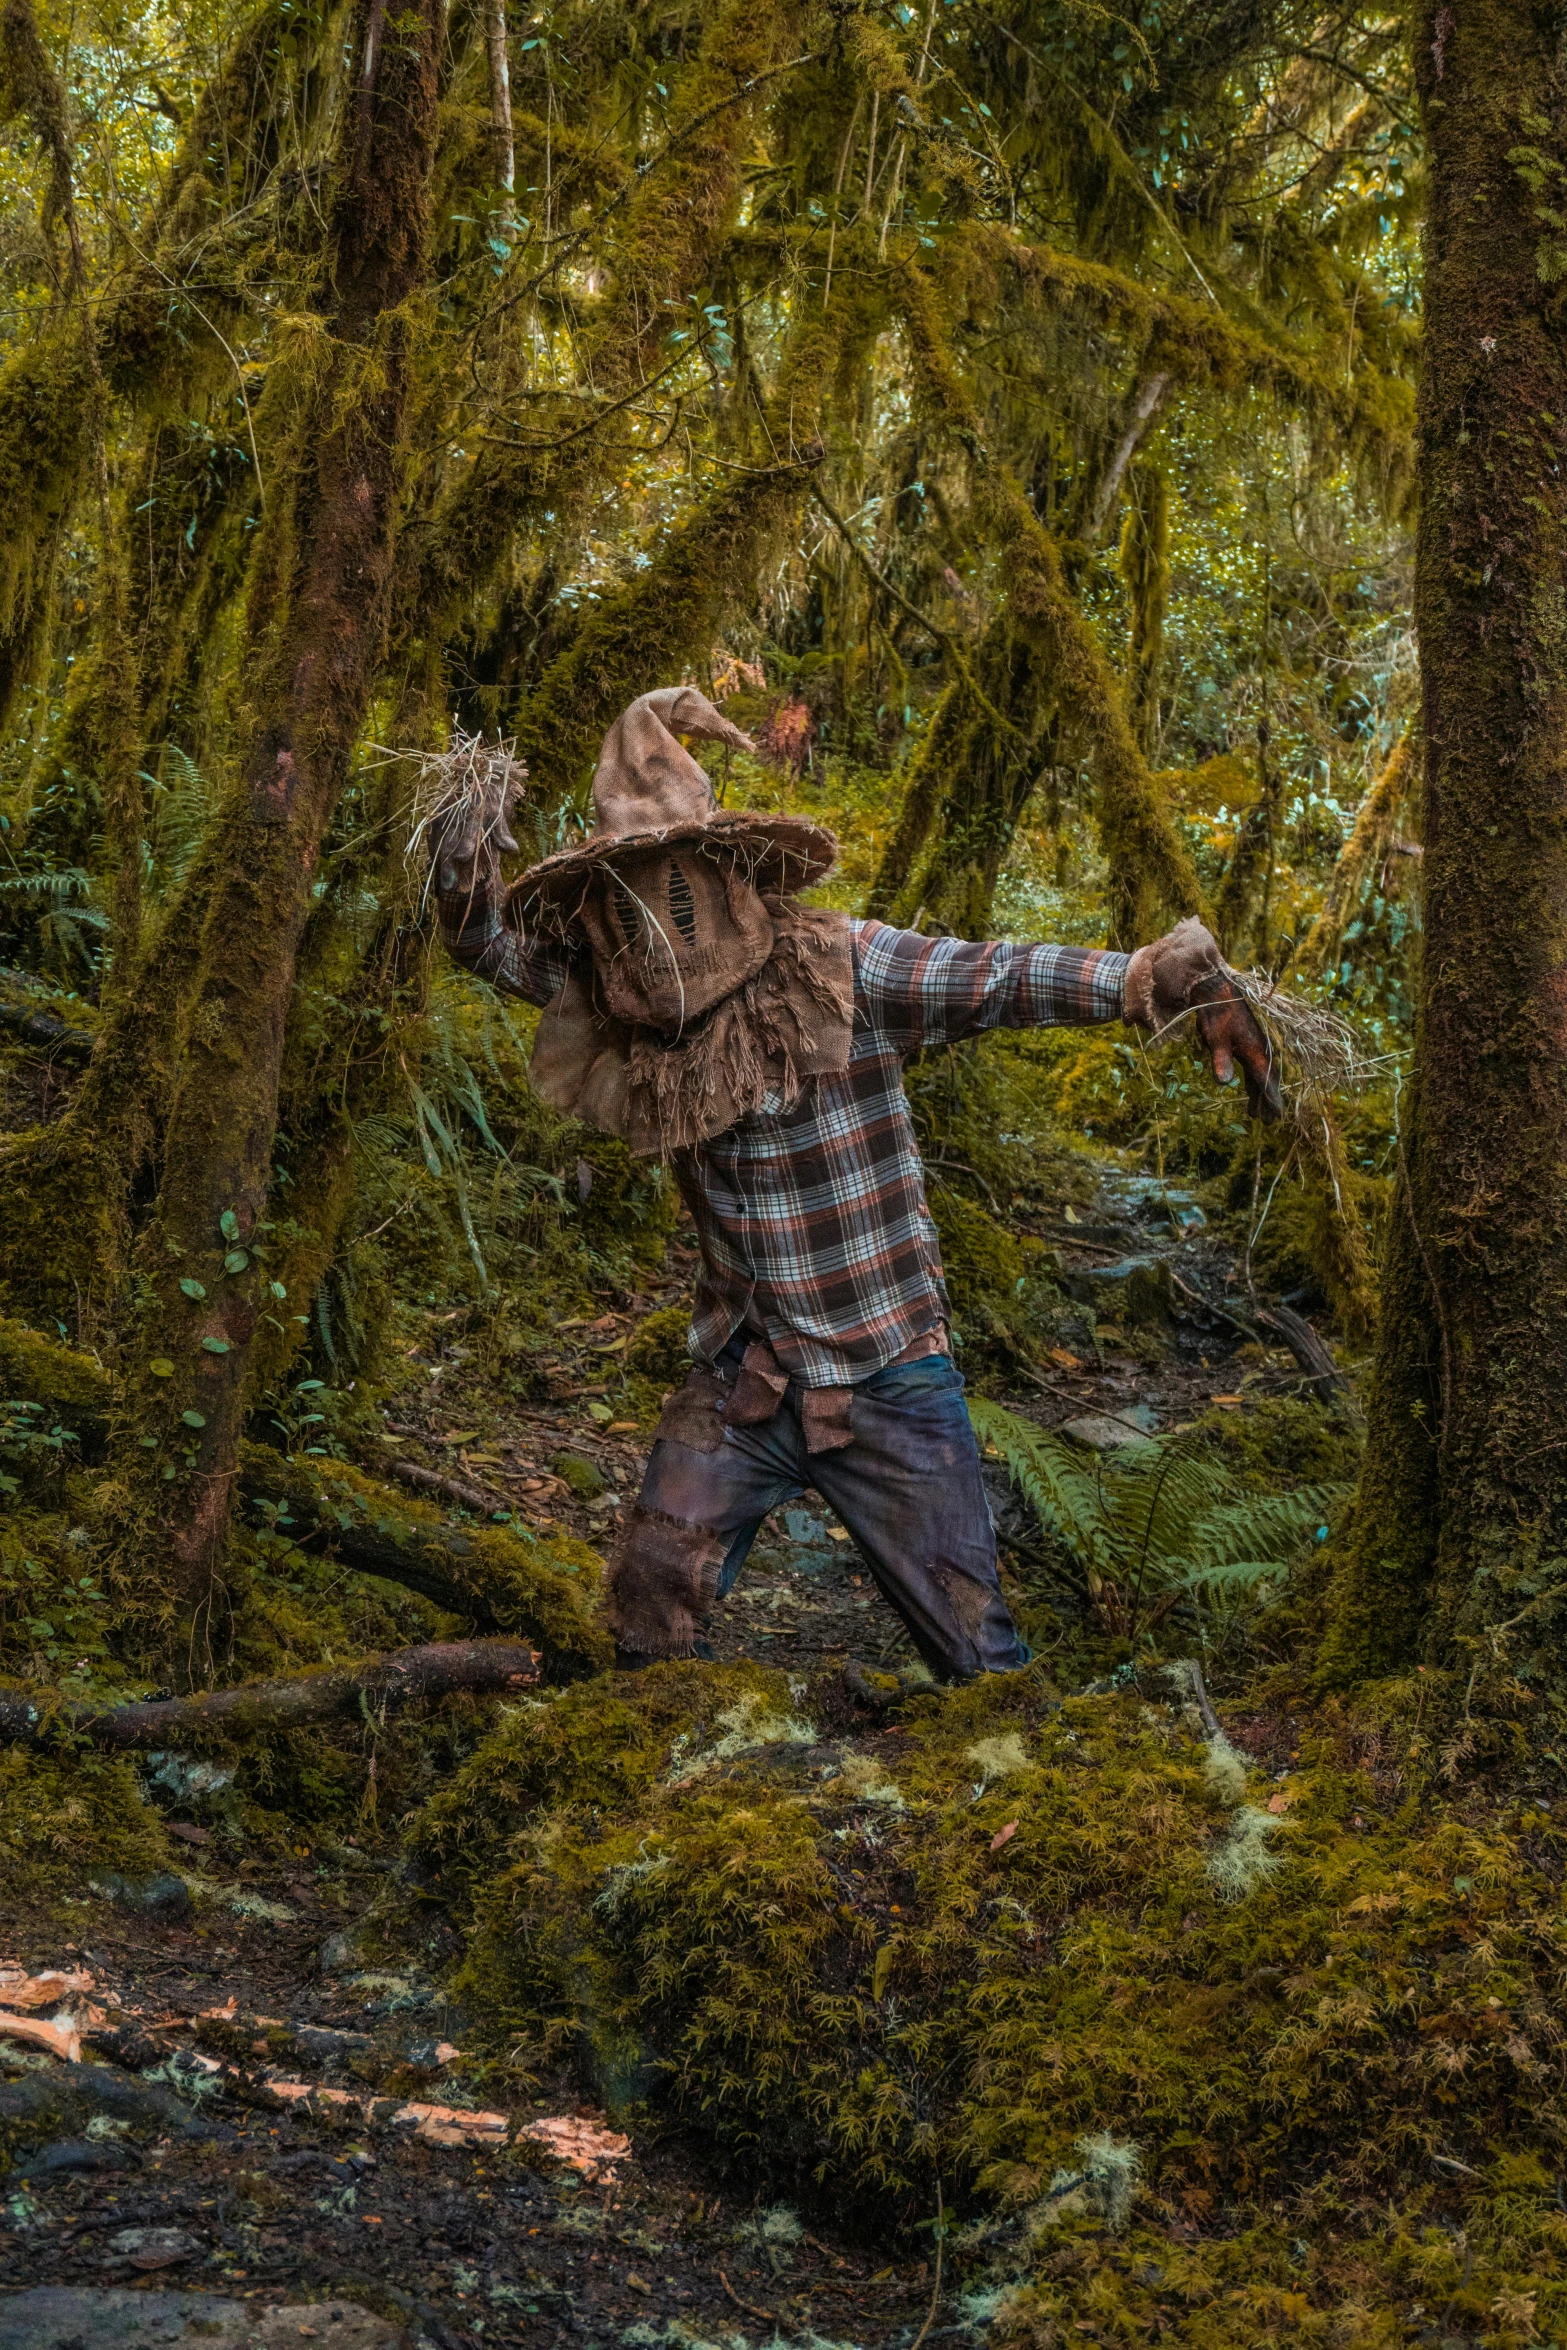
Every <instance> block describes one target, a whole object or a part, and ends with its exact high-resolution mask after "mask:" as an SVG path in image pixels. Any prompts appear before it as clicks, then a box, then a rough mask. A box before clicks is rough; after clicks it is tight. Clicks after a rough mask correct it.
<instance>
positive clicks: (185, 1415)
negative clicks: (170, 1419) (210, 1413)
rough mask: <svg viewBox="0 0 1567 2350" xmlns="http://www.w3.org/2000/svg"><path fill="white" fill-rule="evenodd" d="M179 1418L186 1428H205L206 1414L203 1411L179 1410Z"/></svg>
mask: <svg viewBox="0 0 1567 2350" xmlns="http://www.w3.org/2000/svg"><path fill="white" fill-rule="evenodd" d="M180 1418H181V1419H182V1420H183V1421H184V1423H185V1425H186V1427H187V1428H205V1426H206V1425H207V1421H206V1415H205V1413H203V1412H181V1414H180Z"/></svg>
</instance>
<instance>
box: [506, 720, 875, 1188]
mask: <svg viewBox="0 0 1567 2350" xmlns="http://www.w3.org/2000/svg"><path fill="white" fill-rule="evenodd" d="M676 729H678V730H679V732H684V733H690V734H693V735H695V736H697V737H698V738H700V739H701V740H704V741H709V742H715V741H716V742H726V743H729V744H732V745H733V746H734V747H736V748H738V749H750V748H752V747H753V746H752V745H751V744H750V743H749V741H748V739H747V737H746V736H745V735H743V734H741V733H740V731H739V729H738V728H737V727H734V726H731V724H730V723H729V721H728V720H727V719H726V718H725V717H724V716H723V715H722V713H721V712H720V711H717V710H715V709H714V708H713V706H712V704H711V703H710V702H709V701H708V700H707V699H706V697H705V696H704V695H702V694H699V693H698V692H697V691H696V690H695V688H694V687H691V686H676V687H664V688H661V689H660V690H659V691H657V692H655V693H650V694H643V695H641V696H640V697H639V698H638V700H636V701H635V702H633V703H632V704H631V706H630V708H629V709H628V710H625V711H623V712H622V714H621V716H620V717H619V718H618V719H617V720H616V721H615V724H614V725H613V726H612V727H611V728H610V730H609V733H608V734H607V735H606V736H605V738H604V747H603V749H602V751H601V752H600V754H599V763H598V769H597V772H596V773H595V776H594V779H593V805H594V812H595V817H596V822H595V825H594V828H593V831H592V833H591V834H590V835H589V837H588V838H587V840H586V841H584V842H583V843H582V844H581V845H580V846H579V847H577V848H575V849H569V850H562V851H560V852H559V853H557V854H556V855H555V856H553V857H547V858H546V859H545V860H544V862H543V863H542V864H541V865H536V866H535V867H534V868H533V870H532V871H531V873H526V874H524V875H523V877H522V879H521V880H520V881H519V882H518V883H517V884H516V885H515V887H514V889H513V891H512V893H511V898H510V901H509V906H508V915H509V919H511V920H512V921H514V922H516V923H517V925H518V927H519V928H525V927H527V928H535V929H542V930H544V931H546V932H547V933H548V932H552V933H553V934H554V935H555V936H556V937H558V938H560V939H561V940H562V942H563V943H565V944H567V945H569V946H570V947H572V948H574V949H575V950H576V951H575V954H574V956H573V963H572V970H571V974H570V976H569V978H568V979H567V981H566V983H565V985H564V987H563V988H562V989H561V992H560V994H559V995H558V996H557V997H556V998H555V1000H554V1002H553V1003H552V1004H551V1005H550V1006H549V1007H548V1009H547V1010H546V1012H545V1014H544V1017H543V1019H542V1020H541V1021H540V1022H539V1028H538V1035H537V1037H536V1039H535V1042H534V1048H533V1059H532V1062H531V1064H530V1067H531V1074H532V1078H533V1083H534V1087H535V1089H536V1090H537V1092H538V1093H539V1094H541V1095H542V1097H543V1098H544V1100H545V1101H547V1102H551V1103H553V1104H554V1106H555V1107H556V1108H557V1109H560V1110H565V1111H567V1112H569V1113H570V1114H571V1115H572V1116H574V1117H578V1118H585V1119H587V1120H588V1121H589V1123H590V1124H592V1125H595V1126H600V1127H602V1128H604V1129H605V1130H606V1131H607V1132H609V1133H611V1134H618V1135H620V1136H622V1137H623V1139H624V1140H625V1141H626V1143H627V1144H628V1145H629V1146H630V1148H631V1149H632V1150H633V1151H637V1152H648V1153H651V1152H655V1151H656V1152H659V1153H661V1154H664V1155H669V1154H672V1153H674V1152H677V1151H681V1150H688V1149H691V1148H692V1147H693V1146H695V1145H697V1144H699V1143H702V1142H704V1141H708V1140H711V1138H712V1137H713V1136H715V1135H718V1134H722V1133H725V1132H726V1131H727V1130H728V1128H729V1127H731V1126H732V1125H734V1123H735V1122H736V1120H737V1119H740V1118H743V1117H745V1116H746V1115H747V1114H748V1113H749V1112H751V1111H753V1110H758V1109H763V1108H766V1109H769V1110H773V1111H779V1110H786V1109H788V1108H790V1107H791V1106H792V1105H793V1104H794V1103H795V1102H796V1101H798V1100H799V1098H800V1093H801V1089H802V1087H804V1086H805V1085H806V1084H807V1083H808V1082H809V1081H810V1080H812V1079H813V1078H817V1077H826V1076H832V1075H836V1074H837V1073H839V1072H841V1071H842V1070H843V1069H844V1068H846V1067H847V1065H848V1058H849V1044H850V1036H851V1031H852V1028H853V1022H854V968H853V953H852V949H851V945H850V937H849V926H848V920H847V917H846V916H844V915H843V914H840V913H836V912H829V911H827V910H825V909H820V908H813V907H806V906H802V905H800V904H799V903H798V902H797V900H796V898H795V895H794V893H795V891H797V890H799V889H801V888H803V887H804V886H805V884H806V883H807V882H808V881H812V880H814V879H816V878H817V877H818V876H819V875H820V874H821V873H824V872H825V871H826V870H827V868H828V866H829V865H830V864H831V861H832V850H833V841H832V836H831V834H830V833H825V832H823V831H822V830H821V829H820V827H819V826H817V825H813V824H811V823H809V822H808V821H807V820H806V819H805V818H804V817H799V816H784V815H769V814H765V813H751V812H749V811H739V810H736V811H733V812H730V811H726V810H724V809H721V808H719V807H718V806H717V805H716V803H715V801H714V798H713V793H712V788H711V786H710V785H709V783H708V780H707V777H706V776H705V775H704V774H703V772H702V770H701V768H700V767H699V766H698V765H697V763H696V761H695V760H694V759H693V758H692V757H691V755H690V753H689V752H688V751H687V750H686V749H685V748H684V746H683V745H682V743H681V742H680V741H679V739H678V734H677V732H675V731H673V730H676Z"/></svg>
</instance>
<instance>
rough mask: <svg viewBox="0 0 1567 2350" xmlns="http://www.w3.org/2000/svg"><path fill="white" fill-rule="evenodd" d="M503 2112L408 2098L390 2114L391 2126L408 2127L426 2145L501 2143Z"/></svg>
mask: <svg viewBox="0 0 1567 2350" xmlns="http://www.w3.org/2000/svg"><path fill="white" fill-rule="evenodd" d="M510 2126H511V2125H510V2123H509V2122H508V2121H507V2119H506V2116H505V2114H503V2113H475V2112H472V2111H470V2110H469V2109H468V2108H466V2107H464V2106H460V2105H421V2104H419V2103H418V2102H417V2101H416V2100H411V2101H410V2102H409V2103H408V2104H406V2105H401V2106H399V2107H398V2109H397V2111H396V2113H394V2114H393V2116H392V2128H393V2129H394V2130H403V2129H411V2130H412V2131H413V2134H414V2136H415V2137H416V2138H422V2139H423V2141H424V2143H425V2144H426V2145H427V2146H504V2145H505V2143H506V2134H507V2131H508V2130H509V2128H510Z"/></svg>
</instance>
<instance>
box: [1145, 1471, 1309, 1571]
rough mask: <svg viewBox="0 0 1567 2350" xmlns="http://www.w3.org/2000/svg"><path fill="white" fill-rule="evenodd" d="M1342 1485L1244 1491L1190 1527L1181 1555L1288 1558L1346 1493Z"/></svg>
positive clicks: (1204, 1564) (1225, 1562)
mask: <svg viewBox="0 0 1567 2350" xmlns="http://www.w3.org/2000/svg"><path fill="white" fill-rule="evenodd" d="M1349 1492H1350V1488H1349V1486H1347V1485H1302V1486H1300V1487H1299V1488H1298V1489H1297V1490H1296V1491H1295V1492H1294V1493H1249V1494H1246V1495H1245V1496H1244V1497H1243V1498H1241V1499H1240V1500H1237V1501H1228V1502H1223V1503H1221V1504H1220V1505H1219V1507H1218V1508H1216V1509H1212V1510H1210V1511H1209V1512H1208V1514H1207V1516H1206V1517H1205V1518H1203V1520H1202V1521H1201V1523H1200V1524H1199V1525H1198V1526H1197V1527H1195V1528H1194V1530H1193V1533H1192V1538H1191V1540H1190V1542H1189V1543H1188V1544H1186V1545H1185V1546H1184V1548H1185V1556H1186V1557H1188V1558H1189V1559H1190V1560H1191V1561H1192V1562H1193V1564H1194V1565H1196V1566H1198V1567H1200V1568H1203V1569H1209V1568H1221V1567H1227V1566H1229V1565H1231V1564H1232V1563H1233V1562H1236V1561H1239V1560H1242V1559H1248V1558H1250V1559H1272V1560H1273V1561H1274V1562H1275V1564H1277V1563H1279V1562H1280V1561H1282V1560H1287V1559H1289V1558H1292V1557H1293V1556H1294V1554H1295V1552H1296V1551H1297V1550H1299V1549H1300V1547H1301V1545H1302V1544H1303V1543H1304V1542H1306V1541H1308V1540H1309V1539H1310V1537H1311V1536H1312V1535H1313V1534H1315V1532H1316V1530H1317V1528H1318V1527H1319V1526H1320V1525H1322V1524H1323V1522H1324V1520H1326V1519H1328V1518H1330V1517H1331V1516H1332V1515H1333V1512H1334V1511H1335V1510H1336V1509H1338V1508H1340V1507H1341V1506H1342V1504H1343V1503H1344V1501H1345V1500H1346V1499H1347V1498H1348V1495H1349Z"/></svg>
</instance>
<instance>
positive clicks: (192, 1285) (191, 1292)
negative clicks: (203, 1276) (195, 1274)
mask: <svg viewBox="0 0 1567 2350" xmlns="http://www.w3.org/2000/svg"><path fill="white" fill-rule="evenodd" d="M180 1287H181V1289H183V1290H184V1292H185V1295H186V1296H187V1297H205V1296H206V1294H207V1293H206V1291H205V1290H204V1289H203V1288H202V1286H201V1283H200V1282H199V1281H192V1279H191V1277H190V1275H189V1274H188V1273H187V1274H186V1276H185V1278H184V1280H183V1281H182V1282H181V1283H180Z"/></svg>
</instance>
